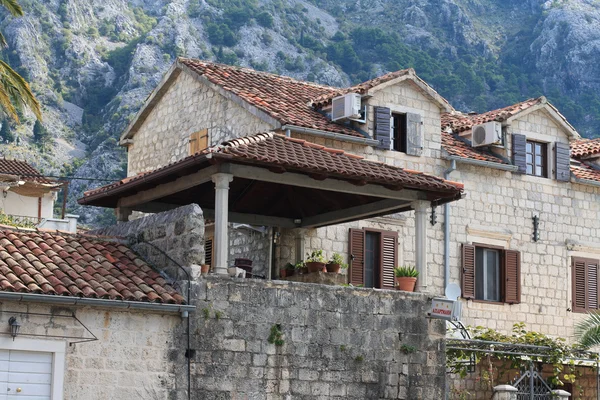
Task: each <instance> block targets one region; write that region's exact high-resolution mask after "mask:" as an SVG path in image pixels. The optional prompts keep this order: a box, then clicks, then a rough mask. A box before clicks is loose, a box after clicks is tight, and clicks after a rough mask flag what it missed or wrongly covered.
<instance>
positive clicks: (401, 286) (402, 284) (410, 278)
mask: <svg viewBox="0 0 600 400" xmlns="http://www.w3.org/2000/svg"><path fill="white" fill-rule="evenodd" d="M394 275H396V286H397V287H398V290H405V291H407V292H414V291H415V285H416V283H417V277H418V276H419V271H417V269H416V268H415V267H408V266H403V267H396V268H394Z"/></svg>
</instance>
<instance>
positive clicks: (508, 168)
mask: <svg viewBox="0 0 600 400" xmlns="http://www.w3.org/2000/svg"><path fill="white" fill-rule="evenodd" d="M442 158H443V159H444V160H450V161H456V162H458V163H463V164H470V165H477V166H480V167H487V168H493V169H499V170H502V171H509V172H517V171H518V170H519V167H517V166H516V165H510V164H500V163H495V162H491V161H485V160H475V159H472V158H465V157H459V156H454V155H451V154H449V153H448V152H446V151H445V150H444V154H442Z"/></svg>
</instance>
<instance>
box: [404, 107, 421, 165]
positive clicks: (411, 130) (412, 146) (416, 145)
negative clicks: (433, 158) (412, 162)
mask: <svg viewBox="0 0 600 400" xmlns="http://www.w3.org/2000/svg"><path fill="white" fill-rule="evenodd" d="M406 154H409V155H411V156H421V155H422V154H423V123H422V119H421V115H420V114H414V113H406Z"/></svg>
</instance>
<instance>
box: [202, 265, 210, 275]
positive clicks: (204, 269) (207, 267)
mask: <svg viewBox="0 0 600 400" xmlns="http://www.w3.org/2000/svg"><path fill="white" fill-rule="evenodd" d="M200 272H201V273H202V275H206V274H208V273H209V272H210V265H209V264H202V265H201V266H200Z"/></svg>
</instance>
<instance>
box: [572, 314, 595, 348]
mask: <svg viewBox="0 0 600 400" xmlns="http://www.w3.org/2000/svg"><path fill="white" fill-rule="evenodd" d="M575 337H576V338H577V343H578V344H579V346H581V347H582V348H584V349H589V348H591V347H596V346H600V314H599V313H595V312H593V313H590V314H589V315H588V316H587V318H586V319H584V320H583V321H581V322H579V323H578V324H577V325H576V326H575Z"/></svg>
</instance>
